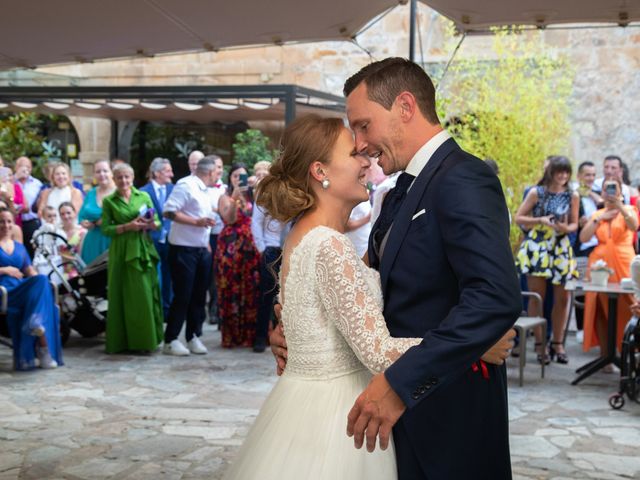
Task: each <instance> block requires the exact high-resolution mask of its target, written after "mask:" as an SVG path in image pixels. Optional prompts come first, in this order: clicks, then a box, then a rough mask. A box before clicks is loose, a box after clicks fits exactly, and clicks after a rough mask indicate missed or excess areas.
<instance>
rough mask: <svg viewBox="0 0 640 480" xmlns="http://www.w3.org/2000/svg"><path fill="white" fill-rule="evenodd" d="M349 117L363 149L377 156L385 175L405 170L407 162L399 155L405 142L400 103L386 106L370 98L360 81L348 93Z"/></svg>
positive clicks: (359, 146)
mask: <svg viewBox="0 0 640 480" xmlns="http://www.w3.org/2000/svg"><path fill="white" fill-rule="evenodd" d="M347 118H348V119H349V126H350V127H351V130H353V133H354V135H355V141H356V148H357V150H358V152H360V153H366V154H367V155H368V156H370V157H376V158H377V159H378V165H380V167H381V168H382V171H383V172H384V173H385V174H386V175H390V174H392V173H394V172H398V171H400V170H404V169H405V168H406V163H407V162H403V161H402V156H401V155H399V153H400V152H401V146H402V123H401V122H400V119H399V116H398V112H397V106H396V104H395V102H394V104H393V105H392V106H391V110H387V109H386V108H384V107H383V106H382V105H380V104H379V103H377V102H374V101H372V100H370V99H369V97H368V95H367V86H366V85H365V83H364V82H363V83H361V84H360V85H358V86H357V87H356V88H355V89H354V90H353V91H352V92H351V94H349V96H348V97H347Z"/></svg>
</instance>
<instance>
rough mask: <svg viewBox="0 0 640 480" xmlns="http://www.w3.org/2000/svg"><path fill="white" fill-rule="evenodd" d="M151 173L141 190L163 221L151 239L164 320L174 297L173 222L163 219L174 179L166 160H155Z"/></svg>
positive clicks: (169, 163)
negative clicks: (172, 264) (158, 273)
mask: <svg viewBox="0 0 640 480" xmlns="http://www.w3.org/2000/svg"><path fill="white" fill-rule="evenodd" d="M149 172H150V174H151V181H150V182H149V183H147V184H146V185H144V186H143V187H141V188H140V190H142V191H143V192H147V193H148V194H149V196H150V197H151V201H152V202H153V207H154V208H155V210H156V213H157V214H158V217H159V218H161V219H162V226H161V228H159V229H157V230H154V231H152V232H151V239H152V240H153V245H154V246H155V247H156V250H157V251H158V255H160V264H159V265H158V270H159V272H160V286H161V288H162V308H163V311H164V318H165V320H166V318H167V317H168V315H169V307H170V305H171V299H172V297H173V294H172V288H171V268H170V266H169V244H168V243H167V237H168V236H169V231H170V230H171V220H169V219H168V218H164V217H163V213H164V203H165V202H166V200H167V198H169V195H171V192H172V191H173V184H172V183H171V179H172V178H173V168H172V167H171V162H170V161H169V160H168V159H166V158H161V157H158V158H154V159H153V161H152V162H151V165H150V166H149Z"/></svg>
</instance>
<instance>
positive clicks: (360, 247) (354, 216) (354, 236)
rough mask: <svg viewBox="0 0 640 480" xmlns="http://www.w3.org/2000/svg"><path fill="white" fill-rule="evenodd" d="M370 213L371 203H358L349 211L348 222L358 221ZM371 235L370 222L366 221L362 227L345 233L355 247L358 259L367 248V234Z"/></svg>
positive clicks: (367, 201)
mask: <svg viewBox="0 0 640 480" xmlns="http://www.w3.org/2000/svg"><path fill="white" fill-rule="evenodd" d="M370 213H371V203H369V200H366V201H364V202H361V203H359V204H358V205H356V206H355V208H354V209H353V210H352V211H351V215H350V216H349V220H360V219H361V218H364V217H366V216H367V215H369V214H370ZM370 233H371V221H368V222H367V223H365V224H364V225H362V226H361V227H359V228H356V229H355V230H351V231H350V232H346V233H345V235H346V236H347V237H348V238H349V240H351V242H352V243H353V245H354V246H355V247H356V252H357V253H358V256H359V257H362V256H363V255H364V254H365V252H366V251H367V247H368V246H369V234H370Z"/></svg>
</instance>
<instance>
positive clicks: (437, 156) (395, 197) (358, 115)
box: [344, 58, 522, 480]
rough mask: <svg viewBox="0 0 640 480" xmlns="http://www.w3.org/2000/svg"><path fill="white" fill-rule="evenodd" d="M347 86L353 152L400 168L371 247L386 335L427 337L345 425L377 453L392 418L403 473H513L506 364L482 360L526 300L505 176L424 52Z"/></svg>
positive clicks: (389, 169) (446, 478)
mask: <svg viewBox="0 0 640 480" xmlns="http://www.w3.org/2000/svg"><path fill="white" fill-rule="evenodd" d="M344 93H345V95H346V97H347V116H348V119H349V124H350V126H351V128H352V130H353V132H354V134H355V139H356V148H357V149H358V151H360V152H364V153H366V154H368V155H369V156H375V157H378V164H379V165H380V166H381V167H382V169H383V170H384V173H385V174H387V175H390V174H392V173H394V172H399V171H403V172H404V173H402V174H401V175H400V176H399V178H398V181H397V185H396V188H395V189H394V190H392V191H391V192H390V193H389V194H388V195H387V198H386V199H385V202H384V204H383V207H382V213H381V215H380V217H379V219H378V221H377V222H376V224H375V225H374V226H373V229H372V233H371V237H370V240H369V250H368V256H369V262H370V265H371V266H373V267H375V268H378V269H379V271H380V276H381V280H382V291H383V295H384V301H385V307H384V316H385V319H386V321H387V326H388V327H389V331H390V332H391V335H392V336H394V337H416V336H417V337H424V340H423V341H422V343H421V344H420V345H418V346H416V347H413V348H411V349H410V350H408V351H407V352H406V353H405V354H404V355H403V356H402V357H400V358H399V359H398V360H397V361H396V362H395V363H394V364H393V365H392V366H391V367H389V368H388V369H387V370H386V372H384V373H382V374H378V375H376V376H375V377H374V378H373V379H372V380H371V383H370V384H369V386H368V387H367V389H366V390H365V391H364V392H363V393H362V394H361V395H360V396H359V397H358V399H357V400H356V403H355V405H354V407H353V408H352V410H351V412H350V413H349V416H348V426H347V432H348V433H349V435H353V436H354V438H355V445H356V447H358V448H360V447H361V446H362V444H363V442H364V441H366V444H367V449H368V450H370V451H372V450H373V449H374V448H375V443H376V438H377V437H379V442H380V446H381V447H382V448H386V445H387V444H388V440H389V434H390V431H391V428H392V427H393V433H394V435H393V438H394V442H395V447H396V455H397V464H398V473H399V478H400V479H401V480H404V479H406V480H409V479H412V480H413V479H429V480H453V479H455V480H465V479H474V480H480V479H487V480H488V479H491V480H502V479H510V478H511V465H510V458H509V434H508V415H507V414H508V411H507V383H506V374H505V368H504V366H501V367H500V366H495V365H487V364H485V363H484V362H480V361H477V359H479V358H480V356H481V355H482V354H483V352H485V351H486V350H487V349H489V347H490V346H491V345H493V344H494V343H496V341H498V339H500V337H501V336H502V335H503V334H504V333H505V332H506V331H507V330H509V329H510V328H511V327H512V325H513V324H514V322H515V321H516V319H517V318H518V315H519V314H520V311H521V310H522V305H521V303H520V290H519V285H518V281H517V277H516V272H515V267H514V261H513V256H512V254H511V249H510V247H509V238H508V237H509V219H508V214H507V208H506V204H505V200H504V196H503V193H502V189H501V187H500V182H499V181H498V179H497V178H496V176H495V175H494V174H493V172H492V171H491V170H490V168H489V167H487V166H486V165H485V164H484V162H482V161H481V160H479V159H477V158H476V157H474V156H472V155H470V154H468V153H467V152H464V151H463V150H461V149H460V147H459V146H458V145H457V144H456V142H455V141H454V140H453V139H452V138H450V136H449V134H448V133H447V132H446V131H445V130H443V128H442V127H441V126H440V122H439V120H438V116H437V114H436V107H435V92H434V87H433V84H432V82H431V79H430V78H429V77H428V76H427V74H426V73H425V72H424V71H423V70H422V68H420V67H419V66H418V65H416V64H415V63H413V62H410V61H408V60H405V59H401V58H388V59H385V60H382V61H379V62H375V63H372V64H370V65H368V66H366V67H364V68H363V69H362V70H360V71H359V72H358V73H356V74H355V75H354V76H352V77H351V78H349V79H348V80H347V82H346V83H345V87H344Z"/></svg>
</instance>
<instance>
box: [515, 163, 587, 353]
mask: <svg viewBox="0 0 640 480" xmlns="http://www.w3.org/2000/svg"><path fill="white" fill-rule="evenodd" d="M569 180H571V162H570V161H569V159H568V158H567V157H560V156H557V157H556V156H554V157H551V158H550V160H549V165H548V166H547V168H546V169H545V171H544V176H543V177H542V179H541V180H540V181H539V182H538V185H537V186H536V187H535V188H532V189H531V190H529V193H527V196H526V197H525V199H524V202H523V203H522V205H520V208H518V212H517V213H516V217H515V221H516V223H517V224H518V225H521V226H522V227H523V228H525V229H526V230H527V233H526V236H525V239H524V240H523V242H522V245H520V249H519V251H518V255H517V259H516V263H517V266H518V272H519V273H520V274H524V275H526V276H527V285H528V288H529V290H531V291H532V292H536V293H538V294H539V295H540V296H541V297H542V299H543V301H544V296H545V292H546V288H547V285H546V283H547V280H551V283H552V284H553V299H554V301H553V310H552V312H551V326H552V336H551V347H550V349H549V355H550V356H551V358H552V359H553V358H556V359H557V362H558V363H568V361H569V359H568V357H567V354H566V352H565V350H564V341H563V339H564V331H565V328H566V324H567V318H568V313H569V300H570V297H569V292H568V291H567V290H566V289H565V287H564V286H565V284H566V283H567V281H568V280H570V279H572V278H577V276H578V271H577V269H576V260H575V256H574V253H573V249H572V247H571V240H569V234H570V233H572V232H575V231H576V230H577V228H578V207H579V201H580V198H579V197H578V194H577V193H575V192H572V191H571V189H570V188H569ZM533 307H535V305H533V302H530V308H533ZM530 314H533V312H530ZM535 334H536V351H537V353H538V361H539V362H543V361H544V362H545V363H548V361H549V360H548V357H547V353H546V352H543V351H542V350H541V345H542V331H541V329H537V330H536V332H535Z"/></svg>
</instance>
